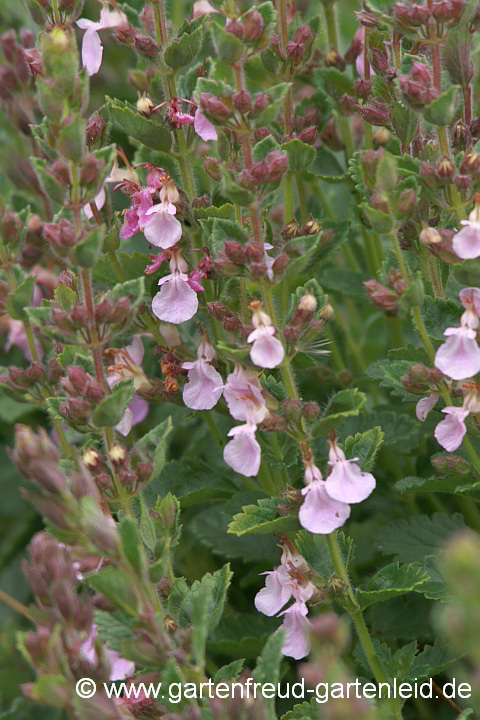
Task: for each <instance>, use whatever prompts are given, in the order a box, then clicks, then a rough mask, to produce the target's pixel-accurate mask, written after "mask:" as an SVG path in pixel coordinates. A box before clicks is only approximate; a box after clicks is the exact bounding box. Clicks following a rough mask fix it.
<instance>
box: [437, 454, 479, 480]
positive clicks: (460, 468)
mask: <svg viewBox="0 0 480 720" xmlns="http://www.w3.org/2000/svg"><path fill="white" fill-rule="evenodd" d="M432 465H433V467H434V468H435V471H436V472H437V473H438V474H439V475H456V476H459V477H465V476H467V475H470V473H471V472H472V466H471V465H470V463H469V462H468V460H465V459H464V458H462V457H460V455H453V454H452V455H437V456H436V457H433V458H432Z"/></svg>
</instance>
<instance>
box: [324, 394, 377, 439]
mask: <svg viewBox="0 0 480 720" xmlns="http://www.w3.org/2000/svg"><path fill="white" fill-rule="evenodd" d="M366 400H367V396H366V395H365V393H362V392H360V390H358V388H348V389H347V390H340V392H338V393H336V394H335V395H334V396H333V397H332V398H331V400H329V402H328V404H327V407H326V408H325V410H324V412H323V417H321V418H320V419H319V420H317V421H316V423H315V424H314V425H313V427H312V429H311V433H312V437H313V438H316V437H319V436H320V435H326V434H327V433H328V431H329V430H333V429H335V428H336V427H337V426H338V425H339V423H340V422H341V421H342V420H344V419H345V418H346V417H349V416H351V415H358V414H359V412H360V410H361V409H362V408H363V406H364V405H365V402H366Z"/></svg>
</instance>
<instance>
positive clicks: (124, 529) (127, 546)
mask: <svg viewBox="0 0 480 720" xmlns="http://www.w3.org/2000/svg"><path fill="white" fill-rule="evenodd" d="M118 532H119V535H120V538H121V541H122V547H123V552H124V554H125V557H126V559H127V560H128V562H129V563H130V565H131V567H132V568H133V570H134V571H135V572H136V573H137V574H138V575H140V576H142V574H143V572H144V570H145V567H146V558H145V552H144V549H143V544H142V538H141V536H140V532H139V530H138V527H137V523H136V522H135V520H134V519H133V518H131V517H124V518H123V519H122V521H121V522H120V523H119V525H118Z"/></svg>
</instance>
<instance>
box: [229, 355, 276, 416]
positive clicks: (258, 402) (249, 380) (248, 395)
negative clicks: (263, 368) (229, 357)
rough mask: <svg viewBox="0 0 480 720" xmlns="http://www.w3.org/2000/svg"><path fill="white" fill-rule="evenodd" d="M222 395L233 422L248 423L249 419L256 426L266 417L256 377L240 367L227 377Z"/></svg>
mask: <svg viewBox="0 0 480 720" xmlns="http://www.w3.org/2000/svg"><path fill="white" fill-rule="evenodd" d="M223 395H224V397H225V400H226V401H227V404H228V411H229V413H230V415H231V416H232V417H233V418H235V420H244V421H248V418H251V421H252V422H253V423H254V424H258V423H260V422H262V421H263V420H264V419H265V417H266V416H267V415H268V410H267V406H266V404H265V398H264V397H263V395H262V386H261V385H260V382H259V380H258V378H257V376H256V375H255V374H254V373H253V372H251V371H250V370H246V369H245V368H243V367H241V366H240V365H237V367H236V368H235V370H234V372H233V373H230V374H229V375H228V376H227V384H226V386H225V388H224V391H223Z"/></svg>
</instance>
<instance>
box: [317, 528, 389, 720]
mask: <svg viewBox="0 0 480 720" xmlns="http://www.w3.org/2000/svg"><path fill="white" fill-rule="evenodd" d="M327 543H328V548H329V550H330V555H331V557H332V562H333V566H334V568H335V572H336V573H337V575H338V576H339V577H340V578H341V579H342V580H343V582H344V583H345V585H346V588H347V592H348V597H349V600H350V603H351V605H352V609H351V610H349V613H350V616H351V618H352V620H353V623H354V625H355V629H356V631H357V635H358V638H359V640H360V643H361V645H362V647H363V651H364V653H365V657H366V658H367V661H368V664H369V666H370V669H371V670H372V673H373V675H374V677H375V680H376V681H377V683H389V682H390V678H389V677H388V675H387V674H386V673H385V671H384V669H383V667H382V665H381V664H380V662H379V660H378V658H377V653H376V650H375V647H374V645H373V642H372V638H371V637H370V633H369V631H368V628H367V625H366V623H365V619H364V617H363V613H362V611H361V609H360V608H359V607H358V603H357V600H356V597H355V593H354V592H353V588H352V585H351V582H350V578H349V576H348V572H347V569H346V567H345V563H344V562H343V558H342V553H341V550H340V547H339V545H338V540H337V532H336V531H335V532H333V533H330V535H327ZM389 706H390V709H391V713H390V717H391V718H392V720H394V719H397V718H398V719H399V720H400V719H401V718H402V711H401V708H400V706H399V703H398V701H397V700H396V699H395V698H393V699H392V700H389Z"/></svg>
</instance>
